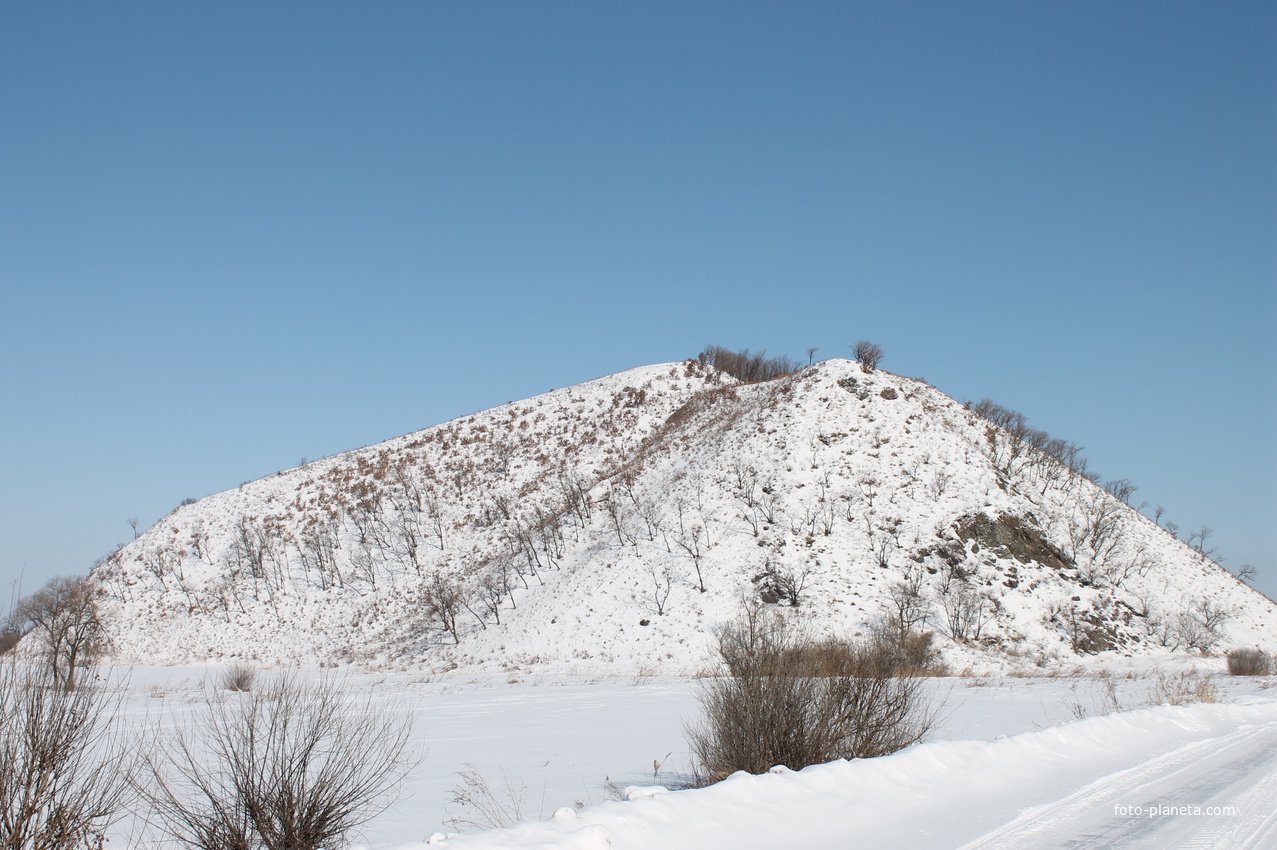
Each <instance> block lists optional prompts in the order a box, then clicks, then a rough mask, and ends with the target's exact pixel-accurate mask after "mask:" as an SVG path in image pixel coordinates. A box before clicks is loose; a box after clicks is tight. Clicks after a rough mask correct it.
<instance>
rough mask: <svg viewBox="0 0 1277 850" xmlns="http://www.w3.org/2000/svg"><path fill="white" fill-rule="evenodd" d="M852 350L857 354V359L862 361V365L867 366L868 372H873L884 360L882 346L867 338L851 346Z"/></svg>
mask: <svg viewBox="0 0 1277 850" xmlns="http://www.w3.org/2000/svg"><path fill="white" fill-rule="evenodd" d="M851 350H852V352H853V353H854V354H855V355H856V359H857V360H859V361H860V365H861V366H864V367H865V371H866V372H872V371H873V370H875V369H877V368H878V364H879V363H880V362H881V361H882V346H880V345H878V344H876V343H872V342H870V341H869V340H867V339H862V340H860V342H857V343H856V344H855V345H853V346H852V347H851Z"/></svg>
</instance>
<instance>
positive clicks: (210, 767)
mask: <svg viewBox="0 0 1277 850" xmlns="http://www.w3.org/2000/svg"><path fill="white" fill-rule="evenodd" d="M206 696H207V708H206V713H205V716H204V717H203V718H201V722H200V723H199V724H198V725H197V726H195V727H188V728H185V729H179V730H178V731H177V732H175V733H174V735H173V736H172V737H171V738H170V739H169V740H168V741H167V742H165V743H164V744H162V745H161V746H160V747H159V749H158V751H157V753H156V754H154V755H152V756H150V757H149V758H148V760H147V767H146V769H145V770H144V771H143V774H144V777H143V778H144V780H145V781H143V782H139V783H137V787H138V790H139V792H140V793H141V795H142V797H143V798H144V799H145V800H146V802H147V803H148V804H149V805H150V808H151V810H152V811H153V813H154V814H155V815H156V816H158V824H159V826H160V828H161V829H162V830H163V831H164V832H165V833H167V834H168V835H170V836H172V837H173V838H175V839H176V840H177V841H179V842H181V843H182V844H183V845H185V846H187V847H193V848H200V850H226V848H232V850H317V849H318V848H329V847H333V846H335V845H337V844H338V843H340V842H341V840H342V838H343V837H344V836H345V835H346V834H347V833H348V832H350V830H352V829H354V828H355V827H357V826H359V825H360V824H363V823H365V822H367V821H368V820H370V819H371V818H373V817H375V816H376V815H377V814H379V813H380V812H381V811H383V810H384V809H385V808H386V806H388V805H389V804H390V803H392V802H393V801H394V799H395V798H396V796H397V794H398V789H399V786H400V784H401V781H402V779H403V777H404V776H405V775H406V774H407V773H408V772H409V771H410V770H411V769H412V768H413V767H414V766H415V765H416V764H417V762H418V761H419V758H418V757H417V756H416V755H415V754H414V753H413V752H412V751H411V750H410V747H409V737H410V733H411V722H410V721H409V720H406V719H395V718H393V717H388V716H387V715H386V714H385V713H384V712H374V711H373V707H372V705H371V704H370V703H367V702H365V703H364V704H362V705H358V704H356V705H348V704H347V703H346V701H345V700H344V699H343V697H342V694H341V692H340V691H339V690H338V688H337V687H336V686H335V685H334V684H332V683H328V682H323V683H320V684H316V685H311V686H307V685H302V684H300V683H298V682H297V681H296V680H295V679H294V678H292V677H288V676H285V677H283V678H281V679H279V680H277V681H275V682H273V683H271V685H270V686H269V687H266V688H260V689H258V690H257V691H254V692H252V693H245V694H233V695H227V694H223V693H218V692H209V693H208V694H207V695H206Z"/></svg>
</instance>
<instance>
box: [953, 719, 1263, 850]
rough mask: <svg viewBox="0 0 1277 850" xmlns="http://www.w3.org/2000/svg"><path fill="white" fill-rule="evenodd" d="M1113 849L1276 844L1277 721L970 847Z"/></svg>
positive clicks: (1035, 812)
mask: <svg viewBox="0 0 1277 850" xmlns="http://www.w3.org/2000/svg"><path fill="white" fill-rule="evenodd" d="M1110 847H1122V848H1166V847H1180V848H1203V850H1207V848H1267V847H1277V723H1265V724H1262V725H1260V726H1254V727H1249V728H1243V729H1240V730H1238V731H1237V732H1234V733H1232V734H1230V735H1226V736H1224V737H1222V738H1212V739H1209V740H1205V741H1198V742H1195V743H1192V744H1189V745H1187V746H1184V747H1181V748H1179V749H1177V750H1174V751H1173V752H1170V753H1166V754H1165V755H1162V756H1158V757H1156V758H1152V759H1149V760H1148V761H1146V762H1144V763H1142V764H1140V765H1137V766H1135V767H1132V768H1129V769H1126V770H1120V771H1117V772H1116V773H1112V774H1109V775H1108V776H1105V777H1103V778H1102V779H1099V780H1097V781H1095V782H1093V783H1091V784H1090V785H1088V786H1087V787H1085V788H1083V789H1081V790H1080V791H1078V792H1077V793H1075V794H1071V795H1069V796H1068V797H1065V798H1063V799H1061V800H1058V801H1056V802H1053V803H1049V804H1047V805H1044V806H1039V807H1036V808H1034V809H1032V810H1030V811H1027V812H1025V813H1024V814H1023V815H1021V816H1020V817H1018V818H1016V819H1015V820H1013V821H1012V822H1011V823H1009V824H1007V825H1006V826H1004V827H1002V828H1001V829H998V830H995V831H994V832H992V833H990V834H988V835H986V836H984V837H982V838H980V839H979V840H977V841H973V842H971V843H969V844H967V845H965V846H964V847H963V848H962V850H1029V848H1034V850H1046V849H1047V848H1060V850H1064V848H1068V850H1086V848H1110Z"/></svg>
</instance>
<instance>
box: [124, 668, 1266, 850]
mask: <svg viewBox="0 0 1277 850" xmlns="http://www.w3.org/2000/svg"><path fill="white" fill-rule="evenodd" d="M1212 664H1213V665H1215V666H1216V667H1218V666H1219V664H1220V662H1219V660H1218V659H1215V660H1206V661H1204V662H1202V668H1201V669H1203V670H1206V669H1213V668H1211V666H1210V665H1212ZM263 675H269V674H263ZM312 675H315V676H318V675H320V674H318V673H316V674H312ZM206 677H208V678H210V679H213V678H215V677H216V671H210V670H207V669H204V668H194V667H188V668H136V669H134V670H133V671H132V672H131V674H130V676H129V679H128V685H127V698H126V701H125V705H124V709H125V711H126V719H127V722H128V723H129V724H130V725H132V726H134V727H135V728H137V729H140V730H146V732H147V734H148V735H154V736H160V735H163V734H165V731H166V729H168V728H171V726H172V724H173V723H174V722H175V721H178V720H180V719H182V718H187V717H191V716H192V714H194V715H196V716H198V712H199V710H200V706H201V704H202V696H201V693H202V692H201V688H200V684H201V681H202V680H203V679H204V678H206ZM1151 677H1152V673H1151V672H1145V673H1142V674H1129V675H1128V674H1127V673H1121V674H1114V676H1113V677H1112V678H1111V679H1109V680H1108V681H1107V682H1106V681H1105V680H1099V679H1095V678H1069V677H1054V678H1038V679H1027V678H1024V679H1022V678H948V679H934V680H929V682H928V684H929V687H930V688H931V689H932V692H933V695H934V696H935V698H936V699H939V700H943V701H944V703H945V706H946V709H945V713H944V720H943V723H942V725H941V726H940V728H939V730H938V731H937V734H936V735H935V736H934V738H933V740H932V741H931V742H929V743H926V744H922V745H919V746H916V747H913V748H910V749H908V750H905V751H903V752H900V753H897V754H895V755H892V756H888V757H886V758H881V759H872V760H864V761H856V762H849V763H848V762H839V763H833V764H829V765H820V766H816V767H811V768H808V769H806V770H803V771H800V772H797V773H795V772H789V771H784V770H781V771H777V772H775V773H772V774H768V775H764V776H745V775H737V776H734V777H731V778H729V779H728V780H726V781H724V782H722V783H720V784H718V785H715V786H712V787H710V788H705V789H698V790H684V791H665V790H663V788H664V787H677V786H678V785H679V784H680V783H681V782H682V780H683V778H684V776H685V775H686V772H687V769H688V767H689V756H688V754H687V752H686V744H685V742H684V737H683V726H684V723H685V722H687V721H689V720H692V719H694V718H695V717H696V715H697V711H698V710H697V703H696V698H695V694H696V688H697V683H696V680H693V679H670V678H656V677H634V678H629V677H627V678H598V679H581V678H562V677H541V678H530V679H519V680H514V679H507V678H493V679H482V678H472V677H465V678H455V679H441V678H440V679H433V680H431V679H429V678H428V677H424V676H421V675H420V674H411V673H390V674H367V673H365V674H358V675H349V676H344V677H342V678H341V680H340V681H341V682H342V684H343V687H345V688H346V689H347V690H348V691H349V692H350V694H351V697H352V699H360V700H362V699H365V698H369V697H371V699H372V700H373V702H374V705H375V706H376V708H377V710H378V711H380V712H382V713H385V714H390V713H410V714H411V715H412V718H413V722H414V729H415V731H414V737H415V740H416V741H417V743H418V745H419V746H420V747H421V748H422V749H424V750H427V751H428V755H427V757H426V759H425V760H424V761H423V762H422V764H421V766H420V767H419V768H418V769H417V771H416V772H415V773H414V774H413V775H412V776H411V777H410V779H409V781H408V782H407V784H406V786H405V788H404V796H403V798H402V799H401V800H400V801H399V802H398V803H396V804H395V805H394V806H393V807H392V808H391V809H390V810H388V811H387V812H385V813H384V814H383V815H381V816H380V817H378V818H377V819H376V820H375V821H373V822H372V823H371V824H369V825H368V826H367V827H366V828H365V829H364V830H363V831H362V833H361V834H359V835H358V836H352V838H353V839H354V841H355V842H356V845H357V846H360V847H367V848H371V849H372V850H389V848H400V849H401V850H407V848H410V847H414V846H417V847H419V846H445V847H454V848H464V850H478V849H479V848H484V849H485V850H488V849H489V848H551V847H557V848H564V850H566V848H606V847H610V848H698V849H699V848H715V847H724V848H726V847H731V848H750V847H758V848H763V847H766V848H773V847H804V848H807V847H810V848H822V847H829V848H835V847H837V848H841V847H847V846H860V847H885V846H891V847H900V848H957V847H970V848H977V847H978V848H1029V847H1034V848H1038V847H1065V846H1068V847H1116V846H1120V847H1145V846H1147V847H1169V846H1189V845H1190V844H1191V845H1192V846H1203V847H1206V846H1210V847H1266V846H1277V816H1275V815H1274V814H1273V813H1274V812H1275V811H1277V758H1275V757H1274V756H1277V698H1274V694H1277V691H1273V690H1269V688H1270V687H1271V686H1272V685H1273V684H1274V679H1272V678H1262V679H1240V678H1228V677H1226V676H1217V677H1216V678H1215V684H1216V685H1218V686H1219V688H1220V697H1221V701H1220V702H1219V703H1216V704H1203V705H1191V706H1157V707H1147V706H1146V707H1140V706H1143V705H1144V704H1145V703H1146V702H1147V701H1148V699H1149V688H1150V684H1151V682H1152V678H1151ZM1114 700H1115V701H1116V705H1117V706H1118V707H1119V708H1122V709H1126V710H1124V711H1119V712H1117V713H1108V714H1106V713H1105V712H1109V711H1111V709H1112V708H1113V706H1114ZM1079 717H1082V718H1083V719H1078V718H1079ZM467 765H473V766H474V767H475V768H476V769H477V770H478V771H479V773H481V774H482V775H483V776H485V777H486V778H487V779H488V781H489V784H490V786H491V788H492V789H493V791H494V792H495V794H496V796H497V797H498V798H499V799H501V800H502V801H503V802H505V803H507V804H510V803H511V802H512V801H511V800H510V796H509V794H508V792H507V786H509V787H511V788H513V789H514V796H515V797H518V798H521V800H520V808H521V814H522V816H523V818H524V821H523V822H522V823H520V824H519V825H517V826H515V827H513V828H512V829H506V830H497V831H493V832H487V833H480V832H471V831H468V830H467V831H463V832H462V834H457V828H456V827H455V826H450V825H448V824H447V823H446V821H447V819H448V818H449V817H450V816H452V817H460V818H462V819H473V818H474V817H475V816H476V814H477V813H476V812H474V811H473V810H469V809H467V808H465V807H463V806H459V805H456V804H454V803H452V802H451V801H450V799H451V796H452V793H453V791H454V789H456V788H457V787H458V786H459V785H460V778H459V776H458V774H457V772H458V771H460V770H464V769H466V767H467ZM507 777H508V780H509V782H508V783H507V781H506V778H507ZM626 789H629V790H628V791H627V790H626ZM621 795H624V796H628V798H629V799H628V800H627V801H625V802H618V801H616V800H615V798H616V797H617V796H621ZM1216 809H1218V810H1219V811H1216ZM134 827H136V822H130V821H126V822H124V823H121V824H120V825H119V827H118V829H119V831H120V834H121V835H123V834H125V833H127V832H129V831H131V830H132V829H133V828H134ZM1192 842H1204V843H1200V844H1192Z"/></svg>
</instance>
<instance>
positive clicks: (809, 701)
mask: <svg viewBox="0 0 1277 850" xmlns="http://www.w3.org/2000/svg"><path fill="white" fill-rule="evenodd" d="M719 654H720V656H721V658H722V660H723V662H724V664H725V665H726V666H727V669H728V671H729V673H730V674H731V675H730V676H727V677H723V678H718V679H712V680H708V682H707V684H705V685H704V687H703V689H702V691H701V693H700V695H699V700H700V703H701V708H702V710H703V713H704V716H703V718H702V720H701V721H700V722H698V723H694V724H691V725H689V726H688V728H687V736H688V740H689V743H690V745H691V748H692V751H693V752H694V753H695V755H696V758H697V760H698V762H699V765H700V769H701V771H702V777H703V781H705V782H716V781H718V780H720V779H722V778H724V777H726V776H727V775H728V774H730V773H732V772H734V771H737V770H744V771H747V772H750V773H761V772H763V771H766V770H768V769H770V768H771V767H773V766H775V765H778V764H783V765H785V766H787V767H789V768H791V769H794V770H798V769H801V768H803V767H806V766H807V765H811V764H819V763H822V762H827V761H831V760H833V759H836V758H870V757H874V756H880V755H886V754H888V753H892V752H895V751H896V750H899V749H901V748H903V747H907V746H909V745H910V744H914V743H916V742H918V741H921V740H922V739H923V738H925V737H926V736H927V735H928V734H929V733H930V731H931V730H932V728H933V727H934V725H935V722H936V707H935V706H934V705H933V704H932V702H931V701H930V700H929V698H928V697H927V695H926V693H925V692H924V690H923V685H922V680H921V679H918V678H917V677H915V676H913V675H910V674H909V672H908V671H905V670H902V667H901V663H900V659H899V658H898V657H897V656H896V655H894V654H893V652H892V651H890V650H888V651H886V652H884V651H883V647H882V646H881V645H880V644H877V643H875V642H872V641H870V642H863V643H849V642H845V641H833V640H830V641H822V642H819V643H813V642H811V641H809V640H807V639H806V638H804V637H803V636H802V635H800V634H797V633H795V632H794V631H792V630H791V629H789V628H787V626H786V625H785V621H784V620H783V619H782V618H780V617H778V616H774V615H773V614H772V613H771V612H768V611H765V610H760V609H759V608H757V607H755V608H751V609H747V611H746V614H745V615H744V616H743V617H742V619H741V620H740V621H738V622H737V623H735V624H733V625H732V626H730V627H728V628H725V629H724V630H723V631H722V632H720V634H719Z"/></svg>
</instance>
